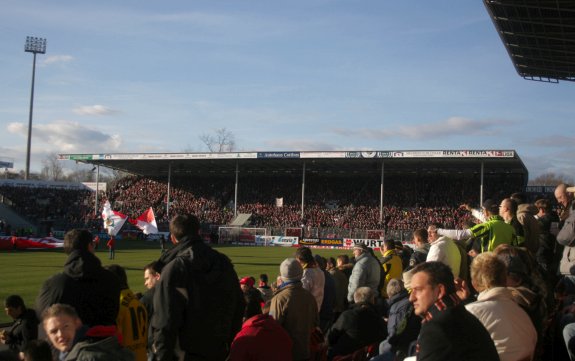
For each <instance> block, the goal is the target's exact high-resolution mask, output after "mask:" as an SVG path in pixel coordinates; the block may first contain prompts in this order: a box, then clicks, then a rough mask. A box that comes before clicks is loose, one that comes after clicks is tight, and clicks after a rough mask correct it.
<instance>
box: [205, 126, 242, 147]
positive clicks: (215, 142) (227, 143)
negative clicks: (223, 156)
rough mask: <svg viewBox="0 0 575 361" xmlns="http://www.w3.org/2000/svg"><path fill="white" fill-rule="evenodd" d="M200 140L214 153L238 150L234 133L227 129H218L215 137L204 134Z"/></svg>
mask: <svg viewBox="0 0 575 361" xmlns="http://www.w3.org/2000/svg"><path fill="white" fill-rule="evenodd" d="M200 140H201V141H202V143H204V144H205V145H206V147H208V150H209V151H210V152H214V153H222V152H233V151H234V150H235V148H236V140H235V136H234V133H232V132H231V131H230V130H227V129H226V128H220V129H216V130H215V132H214V134H213V135H212V134H202V135H200Z"/></svg>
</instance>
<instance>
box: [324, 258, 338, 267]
mask: <svg viewBox="0 0 575 361" xmlns="http://www.w3.org/2000/svg"><path fill="white" fill-rule="evenodd" d="M336 266H337V262H336V260H335V258H333V257H329V258H328V259H327V260H326V264H325V268H326V269H327V270H330V269H333V268H335V267H336Z"/></svg>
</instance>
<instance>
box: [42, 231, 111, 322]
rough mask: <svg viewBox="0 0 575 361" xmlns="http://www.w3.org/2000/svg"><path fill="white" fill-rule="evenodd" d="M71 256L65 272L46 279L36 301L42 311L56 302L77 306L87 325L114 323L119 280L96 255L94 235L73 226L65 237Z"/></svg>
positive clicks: (66, 250) (65, 245)
mask: <svg viewBox="0 0 575 361" xmlns="http://www.w3.org/2000/svg"><path fill="white" fill-rule="evenodd" d="M64 251H65V252H66V253H67V254H68V259H67V260H66V264H65V265H64V271H63V272H62V273H59V274H56V275H54V276H52V277H50V278H49V279H48V280H46V281H45V282H44V284H43V285H42V288H41V290H40V293H39V295H38V298H37V300H36V312H38V313H42V312H44V310H45V309H46V308H48V307H50V306H51V305H53V304H55V303H64V304H67V305H70V306H72V307H74V309H75V310H76V312H78V315H79V316H80V319H81V320H82V323H83V324H85V325H86V326H96V325H115V324H116V317H117V316H118V310H119V308H120V304H119V302H118V300H119V299H120V281H119V280H118V278H117V277H116V276H115V275H113V274H112V273H111V272H110V271H108V270H105V269H104V268H103V267H102V263H101V262H100V259H98V257H96V256H95V255H94V244H93V242H92V234H91V233H90V232H88V231H87V230H85V229H74V230H71V231H69V232H68V233H66V235H65V236H64Z"/></svg>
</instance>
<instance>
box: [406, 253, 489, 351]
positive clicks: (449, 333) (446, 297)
mask: <svg viewBox="0 0 575 361" xmlns="http://www.w3.org/2000/svg"><path fill="white" fill-rule="evenodd" d="M411 290H412V291H411V295H410V296H409V300H410V301H411V303H413V308H414V311H415V314H416V315H418V316H420V317H421V318H422V319H423V320H422V325H421V331H420V333H419V338H418V347H417V348H418V350H419V351H418V353H417V359H418V360H428V361H451V360H453V361H456V360H466V361H475V360H477V361H498V360H499V355H498V354H497V349H496V348H495V345H494V343H493V340H492V339H491V337H490V336H489V333H488V332H487V330H486V329H485V327H484V326H483V325H482V324H481V322H479V320H478V319H477V318H476V317H475V316H473V315H472V314H471V313H469V311H467V310H466V309H465V307H464V306H463V304H462V303H461V300H460V299H459V297H458V296H457V294H456V289H455V280H454V278H453V273H452V272H451V269H450V268H449V266H447V265H445V264H444V263H442V262H425V263H422V264H420V265H418V266H416V267H415V268H414V269H413V276H412V278H411Z"/></svg>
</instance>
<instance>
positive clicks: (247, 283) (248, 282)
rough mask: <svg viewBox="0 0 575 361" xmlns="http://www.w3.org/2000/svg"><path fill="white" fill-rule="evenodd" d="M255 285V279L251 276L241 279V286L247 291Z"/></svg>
mask: <svg viewBox="0 0 575 361" xmlns="http://www.w3.org/2000/svg"><path fill="white" fill-rule="evenodd" d="M253 287H254V279H253V278H251V277H244V278H242V279H240V288H241V289H242V291H244V292H247V291H248V290H250V289H251V288H253Z"/></svg>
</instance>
